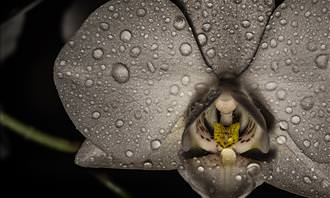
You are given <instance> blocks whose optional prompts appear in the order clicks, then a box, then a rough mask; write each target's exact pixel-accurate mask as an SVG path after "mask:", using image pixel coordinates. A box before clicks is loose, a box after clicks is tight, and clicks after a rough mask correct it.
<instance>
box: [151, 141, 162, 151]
mask: <svg viewBox="0 0 330 198" xmlns="http://www.w3.org/2000/svg"><path fill="white" fill-rule="evenodd" d="M150 145H151V148H152V149H153V150H156V149H159V147H160V146H161V142H160V140H158V139H155V140H152V141H151V143H150Z"/></svg>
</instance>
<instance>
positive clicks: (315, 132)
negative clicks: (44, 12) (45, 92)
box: [54, 0, 330, 197]
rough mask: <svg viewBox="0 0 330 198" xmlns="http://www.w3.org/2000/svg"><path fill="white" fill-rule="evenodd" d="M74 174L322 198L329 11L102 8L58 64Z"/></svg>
mask: <svg viewBox="0 0 330 198" xmlns="http://www.w3.org/2000/svg"><path fill="white" fill-rule="evenodd" d="M54 79H55V84H56V87H57V90H58V93H59V96H60V98H61V101H62V103H63V105H64V107H65V109H66V111H67V113H68V114H69V116H70V118H71V120H72V121H73V123H74V124H75V126H76V128H77V129H78V130H79V131H80V132H81V133H82V134H83V135H84V136H85V137H86V140H85V142H84V143H83V145H82V146H81V148H80V150H79V152H78V153H77V155H76V159H75V162H76V163H77V164H78V165H80V166H83V167H93V168H116V169H143V170H174V169H177V170H178V172H179V173H180V175H181V176H182V177H183V178H184V179H185V181H187V182H188V183H189V184H190V185H191V187H192V188H193V189H194V190H195V191H196V192H197V193H198V194H200V195H201V196H202V197H245V196H247V195H248V194H249V193H250V192H251V191H252V190H253V189H255V188H256V187H257V186H259V185H261V184H262V183H263V182H267V183H269V184H271V185H273V186H275V187H278V188H280V189H283V190H286V191H289V192H292V193H295V194H299V195H302V196H306V197H329V196H330V132H329V131H330V128H329V126H330V124H329V123H330V86H329V85H330V1H329V0H285V1H284V2H283V3H282V4H281V5H279V6H278V7H277V8H275V4H274V2H273V1H272V0H253V1H248V0H221V1H220V0H181V1H178V2H176V3H173V2H172V1H170V0H112V1H110V2H108V3H106V4H104V5H102V6H101V7H100V8H98V9H97V10H95V11H94V12H93V13H92V14H91V15H90V16H89V17H88V19H87V20H86V21H85V22H84V23H83V25H82V26H81V28H80V29H79V30H78V32H77V33H76V34H75V36H74V37H73V38H72V39H71V40H70V41H69V42H68V43H67V44H66V45H65V46H64V47H63V49H62V50H61V52H60V54H59V55H58V57H57V59H56V61H55V68H54Z"/></svg>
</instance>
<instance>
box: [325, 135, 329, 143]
mask: <svg viewBox="0 0 330 198" xmlns="http://www.w3.org/2000/svg"><path fill="white" fill-rule="evenodd" d="M324 141H326V142H330V134H326V135H325V136H324Z"/></svg>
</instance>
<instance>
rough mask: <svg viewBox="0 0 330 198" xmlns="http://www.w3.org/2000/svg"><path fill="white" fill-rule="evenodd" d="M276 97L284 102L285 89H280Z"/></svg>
mask: <svg viewBox="0 0 330 198" xmlns="http://www.w3.org/2000/svg"><path fill="white" fill-rule="evenodd" d="M276 96H277V98H278V99H279V100H284V99H285V98H286V91H285V90H284V89H279V90H278V91H277V92H276Z"/></svg>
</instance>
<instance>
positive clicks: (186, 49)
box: [180, 43, 192, 56]
mask: <svg viewBox="0 0 330 198" xmlns="http://www.w3.org/2000/svg"><path fill="white" fill-rule="evenodd" d="M180 52H181V54H182V55H183V56H189V55H190V54H191V52H192V48H191V45H190V44H189V43H182V44H181V46H180Z"/></svg>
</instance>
